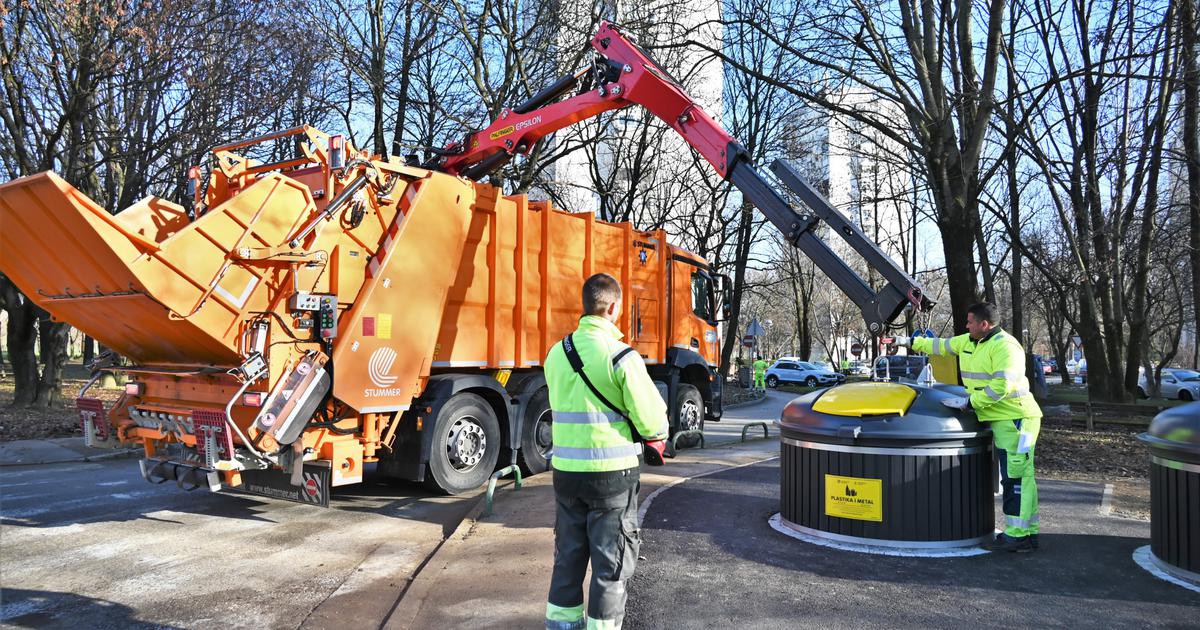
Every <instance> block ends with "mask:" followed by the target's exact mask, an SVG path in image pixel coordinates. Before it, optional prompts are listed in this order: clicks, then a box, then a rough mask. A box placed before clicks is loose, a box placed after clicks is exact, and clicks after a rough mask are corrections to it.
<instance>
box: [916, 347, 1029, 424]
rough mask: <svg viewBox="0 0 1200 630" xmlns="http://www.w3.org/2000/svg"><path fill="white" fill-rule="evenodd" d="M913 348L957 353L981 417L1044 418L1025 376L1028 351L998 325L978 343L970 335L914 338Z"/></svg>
mask: <svg viewBox="0 0 1200 630" xmlns="http://www.w3.org/2000/svg"><path fill="white" fill-rule="evenodd" d="M912 349H913V350H916V351H917V352H924V353H925V354H930V355H933V356H957V357H958V371H959V376H960V377H962V382H963V385H964V386H965V387H966V388H967V391H968V392H970V394H971V406H972V407H973V408H974V409H975V415H976V416H977V417H978V418H979V419H980V420H985V421H992V420H1019V419H1021V418H1041V417H1042V410H1041V408H1040V407H1038V404H1037V401H1035V400H1034V399H1033V394H1032V393H1030V391H1029V379H1027V378H1025V350H1024V349H1022V348H1021V344H1020V343H1019V342H1018V341H1017V340H1016V339H1014V338H1013V336H1012V335H1010V334H1008V333H1006V332H1004V331H1003V330H1001V329H999V328H996V329H994V330H992V332H990V333H988V335H987V336H986V337H984V338H983V339H981V340H979V341H978V342H976V341H974V340H972V339H971V335H970V334H965V335H959V336H957V337H951V338H950V339H931V338H928V337H914V338H913V340H912Z"/></svg>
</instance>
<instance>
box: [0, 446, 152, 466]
mask: <svg viewBox="0 0 1200 630" xmlns="http://www.w3.org/2000/svg"><path fill="white" fill-rule="evenodd" d="M141 452H142V449H139V448H131V449H127V450H122V451H115V452H112V453H101V454H99V455H83V456H80V457H73V458H67V459H52V460H45V461H36V462H0V468H10V467H14V466H49V465H50V464H71V463H77V462H78V463H82V462H100V461H104V460H106V459H122V458H133V457H136V456H137V455H138V454H139V453H141Z"/></svg>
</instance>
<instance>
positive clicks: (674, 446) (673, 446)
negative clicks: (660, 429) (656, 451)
mask: <svg viewBox="0 0 1200 630" xmlns="http://www.w3.org/2000/svg"><path fill="white" fill-rule="evenodd" d="M685 436H688V437H698V438H700V448H704V433H703V432H702V431H698V430H696V429H692V430H690V431H680V432H679V433H676V434H675V437H673V438H671V450H672V451H678V450H679V438H681V437H685Z"/></svg>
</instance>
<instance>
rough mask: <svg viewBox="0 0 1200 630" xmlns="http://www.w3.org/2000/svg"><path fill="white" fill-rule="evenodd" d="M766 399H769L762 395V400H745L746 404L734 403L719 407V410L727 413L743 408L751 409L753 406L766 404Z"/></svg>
mask: <svg viewBox="0 0 1200 630" xmlns="http://www.w3.org/2000/svg"><path fill="white" fill-rule="evenodd" d="M768 398H770V396H767V395H766V394H763V395H762V398H757V399H755V400H747V401H746V402H740V403H734V404H732V405H724V406H722V407H721V409H722V411H728V410H730V409H742V408H745V407H753V406H754V405H758V404H761V403H764V402H766V401H767V399H768Z"/></svg>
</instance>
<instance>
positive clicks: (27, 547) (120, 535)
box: [0, 459, 472, 628]
mask: <svg viewBox="0 0 1200 630" xmlns="http://www.w3.org/2000/svg"><path fill="white" fill-rule="evenodd" d="M471 505H472V501H471V500H470V499H469V498H466V497H441V496H434V495H431V494H430V493H428V492H426V491H425V490H423V489H422V488H421V487H420V486H417V485H410V484H403V485H395V486H392V485H384V484H372V483H367V484H362V485H357V486H349V487H346V488H335V489H334V492H333V496H332V502H331V508H328V509H326V508H320V507H314V506H308V505H300V504H295V503H287V502H282V501H276V500H271V499H260V498H249V497H245V496H239V495H235V494H211V493H209V492H207V491H204V490H197V491H195V492H190V493H189V492H184V491H181V490H179V489H178V488H176V487H175V485H174V484H164V485H157V486H156V485H151V484H149V483H147V482H146V481H144V480H143V479H142V478H141V475H140V474H139V472H138V466H137V462H136V460H129V459H126V460H113V461H107V462H98V463H78V464H65V465H51V466H29V467H16V468H7V469H3V470H0V586H2V588H0V625H4V626H6V627H37V628H46V627H50V628H80V627H87V628H129V627H160V628H176V627H178V628H194V627H202V626H208V627H256V628H298V627H302V626H311V627H330V626H343V627H354V626H359V627H361V626H362V625H364V623H366V624H369V625H370V627H374V626H375V625H377V624H378V623H379V620H380V619H383V618H384V617H385V616H386V615H387V613H388V612H389V611H390V610H391V608H392V607H393V606H394V605H395V603H396V602H397V600H398V598H399V596H400V594H401V592H402V591H403V589H404V587H405V586H406V584H407V583H408V581H409V579H411V577H412V575H413V573H414V572H415V571H416V570H417V569H418V568H419V567H420V566H421V564H422V563H423V562H424V561H425V560H426V559H427V558H428V557H429V555H430V554H431V553H432V552H433V551H435V549H436V548H437V547H438V545H440V544H441V542H442V541H443V540H444V538H445V536H447V535H449V533H450V532H452V531H453V530H454V528H455V527H456V526H457V525H458V523H459V522H460V521H461V520H462V518H463V517H464V516H465V515H466V513H467V511H468V510H469V509H470V507H471Z"/></svg>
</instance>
